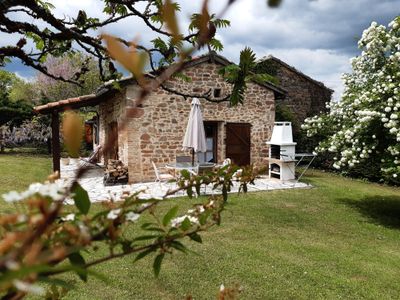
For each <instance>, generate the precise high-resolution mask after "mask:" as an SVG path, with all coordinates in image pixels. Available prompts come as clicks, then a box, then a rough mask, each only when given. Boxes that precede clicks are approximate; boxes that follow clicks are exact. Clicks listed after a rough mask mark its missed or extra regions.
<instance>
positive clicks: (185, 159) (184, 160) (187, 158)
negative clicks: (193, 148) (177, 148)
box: [176, 156, 192, 163]
mask: <svg viewBox="0 0 400 300" xmlns="http://www.w3.org/2000/svg"><path fill="white" fill-rule="evenodd" d="M176 162H177V163H191V162H192V158H191V157H190V156H177V157H176Z"/></svg>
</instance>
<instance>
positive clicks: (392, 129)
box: [303, 17, 400, 184]
mask: <svg viewBox="0 0 400 300" xmlns="http://www.w3.org/2000/svg"><path fill="white" fill-rule="evenodd" d="M399 36H400V17H396V18H395V19H394V20H393V21H392V22H391V23H390V24H389V26H388V27H385V26H383V25H378V24H377V23H376V22H372V24H371V26H370V27H369V28H368V29H366V30H365V31H364V32H363V34H362V38H361V39H360V41H359V42H358V46H359V48H360V49H361V50H362V53H361V55H360V56H358V57H356V58H353V59H352V61H351V64H352V69H353V72H352V73H350V74H345V75H344V76H343V79H344V84H345V91H344V94H343V97H342V99H341V101H340V102H331V103H330V104H329V109H330V111H329V112H328V113H327V114H323V115H320V116H315V117H313V118H309V119H307V120H306V121H305V124H304V125H303V128H304V129H306V130H307V134H308V136H314V135H321V136H323V138H322V139H321V141H320V143H319V146H318V147H317V149H316V151H317V152H321V153H322V152H326V151H328V152H332V153H334V154H335V157H334V161H335V162H334V164H333V166H334V167H335V168H336V169H338V170H343V171H344V172H350V173H351V172H352V171H356V172H357V173H358V174H361V175H364V176H366V177H368V178H371V177H372V178H373V179H377V178H380V179H381V180H382V179H384V180H385V181H387V182H390V183H393V184H400V123H399V119H400V88H399V85H400V52H399V48H398V47H399ZM362 166H364V170H361V169H360V167H362ZM373 174H374V175H373Z"/></svg>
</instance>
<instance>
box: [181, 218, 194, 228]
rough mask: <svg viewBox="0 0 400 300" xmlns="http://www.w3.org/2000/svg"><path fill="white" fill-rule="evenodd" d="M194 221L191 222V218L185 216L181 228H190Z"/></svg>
mask: <svg viewBox="0 0 400 300" xmlns="http://www.w3.org/2000/svg"><path fill="white" fill-rule="evenodd" d="M191 225H192V223H190V220H189V219H188V218H185V220H183V222H182V224H181V229H182V230H183V231H186V230H188V229H189V228H190V227H191Z"/></svg>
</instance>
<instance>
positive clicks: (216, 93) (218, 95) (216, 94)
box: [214, 88, 221, 98]
mask: <svg viewBox="0 0 400 300" xmlns="http://www.w3.org/2000/svg"><path fill="white" fill-rule="evenodd" d="M214 97H215V98H219V97H221V89H220V88H216V89H214Z"/></svg>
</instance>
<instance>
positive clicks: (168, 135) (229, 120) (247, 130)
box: [36, 53, 287, 182]
mask: <svg viewBox="0 0 400 300" xmlns="http://www.w3.org/2000/svg"><path fill="white" fill-rule="evenodd" d="M229 64H231V62H229V61H228V60H226V59H225V58H224V57H222V56H220V55H217V54H215V53H210V54H207V55H204V56H201V57H198V58H195V59H192V60H191V61H189V62H187V63H186V64H185V66H184V69H183V71H182V73H183V74H184V75H186V76H187V77H189V78H190V79H191V80H190V82H186V81H184V80H182V79H177V78H175V79H170V80H169V81H168V82H167V83H166V84H165V86H166V89H161V88H160V89H159V90H157V91H156V92H154V93H153V94H151V95H150V96H149V97H148V98H147V99H146V100H145V101H144V103H143V104H142V105H140V106H139V107H137V108H134V109H132V106H133V105H134V104H135V99H137V92H138V86H137V85H136V83H135V81H134V80H133V79H129V78H128V79H123V80H121V81H119V85H120V88H119V89H118V90H116V89H115V88H113V84H111V83H110V84H106V85H104V86H103V87H102V88H101V89H99V91H98V92H97V93H96V94H94V95H88V96H82V97H78V98H73V99H67V100H63V101H58V102H53V103H49V104H47V105H44V106H40V107H37V108H36V111H38V112H40V113H51V114H52V115H53V123H52V124H53V143H56V144H57V141H56V140H57V139H58V136H57V135H58V132H57V126H58V122H59V121H58V113H59V112H61V111H62V110H64V109H66V108H72V109H76V108H79V107H84V106H95V105H98V107H99V108H98V114H99V119H98V122H99V124H98V127H99V143H100V144H103V143H105V142H107V139H108V137H109V136H111V134H114V135H116V136H117V137H118V138H117V140H116V141H115V143H114V145H113V147H112V149H111V150H110V151H108V153H103V157H102V160H103V161H104V162H107V160H108V159H109V158H112V159H115V158H118V159H119V160H121V161H122V162H123V163H124V164H125V165H127V166H128V170H129V181H130V182H140V181H149V180H154V177H155V174H154V170H153V167H152V161H153V162H155V163H156V164H157V165H158V166H165V164H167V163H171V162H174V161H175V159H176V156H177V155H188V154H189V153H188V152H184V151H183V150H182V140H183V136H184V133H185V129H186V125H187V120H188V116H189V112H190V109H191V105H190V102H191V100H192V99H191V98H187V99H185V97H183V96H179V95H177V94H176V93H171V91H178V92H179V93H181V94H191V95H192V94H196V95H199V94H200V95H201V94H204V93H207V92H209V93H210V95H211V98H212V99H211V101H206V100H203V99H201V104H202V111H203V118H204V125H205V131H206V138H207V144H208V149H207V152H206V153H204V154H202V153H201V154H199V155H198V159H199V160H200V161H213V162H217V163H221V162H222V161H223V160H224V159H225V158H226V157H229V158H231V159H232V160H233V161H234V162H235V163H236V164H239V165H247V164H250V163H254V164H255V165H266V159H267V156H268V146H267V145H266V141H268V140H269V139H270V135H271V131H272V127H273V123H274V119H275V102H276V101H279V99H283V98H285V96H286V94H287V92H286V90H285V89H283V88H281V87H278V86H276V85H274V84H271V83H263V84H259V83H256V82H249V83H248V89H247V91H246V94H245V101H244V105H238V106H236V107H230V106H229V102H226V101H224V102H218V100H221V99H223V98H224V97H225V96H226V95H229V93H230V91H231V85H230V84H228V83H226V82H225V81H224V79H223V78H222V76H221V75H220V74H219V73H218V71H219V70H220V69H221V67H223V66H226V65H229ZM166 90H168V91H166ZM125 114H127V115H128V121H127V123H126V125H125V126H124V127H121V126H120V124H121V121H122V118H123V116H124V115H125ZM54 136H55V137H54ZM57 147H59V145H58V146H57V145H55V148H54V147H53V149H55V150H56V151H57ZM58 161H59V160H57V158H54V160H53V165H54V169H57V162H58ZM58 164H59V162H58ZM58 170H59V165H58Z"/></svg>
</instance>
